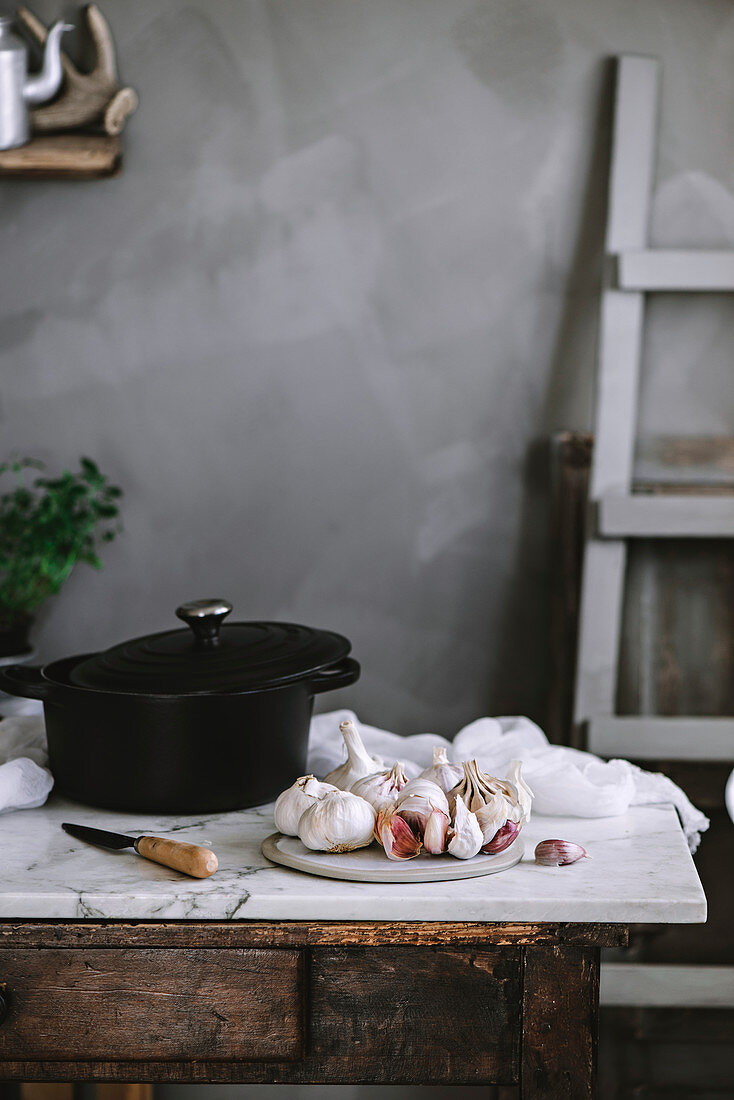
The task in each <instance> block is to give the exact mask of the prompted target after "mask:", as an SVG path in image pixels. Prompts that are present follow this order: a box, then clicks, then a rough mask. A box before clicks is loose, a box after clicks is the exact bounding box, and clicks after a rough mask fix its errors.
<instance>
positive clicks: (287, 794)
mask: <svg viewBox="0 0 734 1100" xmlns="http://www.w3.org/2000/svg"><path fill="white" fill-rule="evenodd" d="M336 789H337V788H336V787H333V786H332V785H331V783H319V781H318V779H317V778H316V776H315V775H302V776H301V778H300V779H297V780H296V781H295V783H294V784H293V786H292V787H288V789H287V790H285V791H283V793H282V794H280V795H278V798H277V800H276V803H275V810H274V815H273V816H274V817H275V828H276V829H278V830H279V832H281V833H285V834H286V836H298V822H299V821H300V819H301V814H302V813H303V812H304V811H305V810H307V809H308V808H309V806H313V804H314V802H318V801H319V799H320V798H323V797H324V795H325V794H327V793H328V792H329V791H335V790H336Z"/></svg>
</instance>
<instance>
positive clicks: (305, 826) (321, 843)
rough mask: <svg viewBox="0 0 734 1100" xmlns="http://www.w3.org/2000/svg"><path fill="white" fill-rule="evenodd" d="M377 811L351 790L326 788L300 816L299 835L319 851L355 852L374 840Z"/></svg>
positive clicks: (304, 841) (308, 846)
mask: <svg viewBox="0 0 734 1100" xmlns="http://www.w3.org/2000/svg"><path fill="white" fill-rule="evenodd" d="M376 816H377V815H376V814H375V811H374V810H373V808H372V806H370V804H369V802H365V800H364V799H363V798H360V797H359V796H358V795H356V794H351V793H350V792H349V791H340V790H334V791H327V793H326V794H325V795H324V796H323V798H320V799H319V800H318V802H314V804H313V805H312V806H309V808H308V809H307V810H305V811H304V812H303V814H302V815H301V819H300V821H299V822H298V835H299V837H300V838H301V840H302V841H303V843H304V844H305V845H306V847H307V848H311V849H313V851H316V852H353V851H354V849H355V848H366V847H367V845H368V844H371V843H372V840H373V833H374V828H375V819H376Z"/></svg>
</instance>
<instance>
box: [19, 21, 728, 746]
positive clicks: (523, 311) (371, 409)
mask: <svg viewBox="0 0 734 1100" xmlns="http://www.w3.org/2000/svg"><path fill="white" fill-rule="evenodd" d="M35 7H36V8H37V9H38V11H39V13H40V14H42V15H43V16H45V17H47V18H49V17H51V16H52V15H53V14H55V12H56V11H57V4H56V3H52V2H51V0H38V2H37V3H36V5H35ZM103 8H104V10H105V12H106V13H107V15H108V16H109V18H110V21H111V23H112V26H113V29H114V31H115V33H116V37H117V42H118V47H119V53H120V56H121V64H122V69H123V72H124V76H125V78H126V79H127V80H129V81H130V82H131V83H133V84H134V85H135V86H136V87H137V89H138V90H139V93H140V99H141V106H140V110H139V113H138V115H137V116H136V117H135V118H134V119H133V120H132V122H131V124H130V126H129V130H128V133H127V134H126V152H125V167H124V172H123V174H122V176H121V177H120V178H119V179H117V180H114V181H108V182H99V183H68V184H59V183H21V182H3V183H1V184H0V256H1V257H2V265H3V279H2V294H1V297H0V399H1V402H2V408H1V413H0V416H1V421H0V423H1V431H2V451H3V453H8V452H11V451H20V452H23V453H32V454H36V455H40V456H41V457H42V458H45V459H46V460H48V462H49V463H50V464H51V465H52V466H56V465H57V464H69V463H73V462H74V461H75V459H76V457H77V456H78V455H79V454H80V453H82V452H84V453H89V454H91V455H92V456H94V457H95V458H96V459H97V460H98V461H99V462H100V464H101V465H102V467H103V468H104V469H105V470H106V471H108V472H109V473H110V474H112V475H113V476H114V477H115V478H116V479H117V480H118V481H119V482H120V483H121V484H122V485H123V486H124V488H125V491H126V498H125V502H124V523H125V532H124V535H123V536H122V537H121V538H120V539H119V541H118V542H117V543H115V544H114V545H113V546H112V547H110V548H109V549H108V551H107V552H106V555H105V561H106V566H105V569H104V571H103V572H101V573H99V574H95V573H94V572H92V571H91V570H88V569H84V568H81V569H79V570H78V571H77V573H76V574H75V575H74V576H73V577H72V579H71V581H70V582H69V584H68V586H67V588H66V589H65V590H64V592H63V593H62V595H61V596H60V597H58V598H57V599H56V600H55V601H54V602H53V604H52V605H49V606H48V608H47V611H46V613H45V614H44V616H43V619H42V622H41V624H40V628H39V631H38V642H39V645H40V650H41V655H42V656H44V657H48V656H53V655H61V654H64V653H69V652H73V651H81V650H86V649H91V648H96V647H100V646H106V645H109V644H112V643H113V642H115V641H118V640H120V639H121V638H124V637H128V636H131V635H134V634H137V633H143V632H146V631H148V630H153V629H164V628H166V627H168V626H169V625H170V624H171V622H172V612H173V608H174V607H175V606H176V604H177V603H178V602H180V601H182V600H184V599H186V598H191V597H197V596H200V595H208V594H221V595H225V596H227V597H229V598H230V599H232V600H233V602H234V603H235V605H236V609H237V613H238V614H239V615H240V616H242V617H244V618H248V617H255V618H258V617H269V618H284V619H295V620H300V621H305V622H308V623H313V624H316V625H324V626H328V627H332V628H335V629H338V630H341V631H343V632H345V633H346V634H347V635H349V636H350V637H351V638H352V640H353V642H354V651H355V655H356V656H358V658H359V659H360V660H361V661H362V663H363V666H364V675H363V679H362V681H361V683H360V684H359V685H357V687H356V688H354V689H352V690H350V691H349V692H348V693H344V694H343V695H342V696H341V698H339V699H336V698H334V699H333V702H334V703H337V702H338V703H339V704H349V705H352V706H354V707H355V709H356V710H357V711H358V712H359V713H361V714H362V715H363V716H364V717H365V719H369V720H370V721H372V722H375V723H377V724H381V725H385V726H391V727H393V728H396V729H399V730H401V731H404V732H409V731H413V730H416V729H419V728H420V729H425V728H428V729H435V730H437V731H440V732H447V733H453V732H454V731H455V730H456V729H457V728H458V727H459V726H460V725H461V724H462V723H464V722H466V721H468V720H470V719H472V718H473V717H475V716H477V715H478V714H480V713H488V712H490V713H491V712H495V713H496V712H503V711H504V712H507V711H511V710H522V711H525V712H527V713H530V714H531V715H534V716H536V717H537V716H540V715H542V709H543V702H544V698H545V692H546V689H547V672H546V653H547V637H546V631H547V619H548V591H549V581H550V574H549V570H550V566H549V559H548V551H549V545H548V534H547V513H546V502H547V489H546V484H545V472H544V470H543V463H542V461H537V460H534V459H533V455H534V454H535V453H536V452H535V450H534V444H535V442H536V441H538V440H541V439H543V438H544V437H546V436H547V434H548V433H549V431H551V430H553V429H557V428H565V427H576V428H583V427H587V426H589V424H590V416H591V407H592V381H593V362H594V341H595V333H596V312H597V293H598V278H599V266H600V265H599V249H600V245H601V240H602V233H603V215H604V186H605V179H606V158H607V145H608V136H609V135H608V126H609V118H610V102H611V100H610V92H611V65H610V62H609V57H610V55H613V54H615V53H617V52H620V51H624V50H631V51H637V52H646V53H653V54H657V55H659V56H660V57H661V58H662V60H663V63H664V67H665V68H664V99H663V110H662V118H661V151H660V160H659V171H658V177H659V178H658V187H657V194H656V200H655V219H654V238H655V240H656V242H657V243H667V244H676V243H677V244H696V243H700V244H705V245H712V246H715V245H731V244H732V242H733V241H734V196H733V195H732V179H733V175H734V9H732V6H731V3H730V0H645V2H644V3H641V2H640V0H554V3H553V4H548V3H547V2H546V0H480V2H477V0H369V3H368V2H366V0H365V2H362V3H357V2H350V0H261V2H256V0H188V2H186V3H184V2H176V0H145V2H144V3H143V2H142V0H139V2H135V3H131V2H130V0H124V2H123V0H104V3H103ZM648 336H649V339H648V341H647V349H648V350H647V360H648V362H647V374H646V382H645V385H644V388H643V395H642V396H643V418H642V427H643V431H645V432H657V431H671V430H677V431H683V432H686V433H688V432H692V433H696V432H699V433H701V432H704V433H705V432H718V431H730V430H731V427H732V420H733V419H734V418H733V416H732V404H733V402H734V383H733V379H732V370H731V350H730V349H731V347H732V340H733V339H734V314H733V312H732V305H731V302H730V299H728V298H726V297H723V296H707V298H706V300H705V301H703V299H701V298H699V299H697V300H695V301H693V300H691V301H684V302H680V301H677V302H672V301H669V300H666V299H665V298H661V299H659V300H658V301H656V302H655V303H654V304H653V308H652V310H651V314H650V326H649V333H648Z"/></svg>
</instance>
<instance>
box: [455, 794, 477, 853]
mask: <svg viewBox="0 0 734 1100" xmlns="http://www.w3.org/2000/svg"><path fill="white" fill-rule="evenodd" d="M449 838H450V839H449V843H448V849H447V850H448V851H449V852H450V853H451V855H452V856H455V857H456V858H457V859H472V858H473V857H474V856H475V855H477V854H478V852H479V849H480V848H481V847H482V843H483V840H484V838H483V836H482V830H481V828H480V827H479V822H478V821H477V815H476V814H473V813H472V812H471V811H470V810H467V808H466V806H465V804H464V799H463V798H462V797H461V795H459V796H458V797H457V799H456V809H455V811H454V823H453V826H452V828H451V831H450V833H449Z"/></svg>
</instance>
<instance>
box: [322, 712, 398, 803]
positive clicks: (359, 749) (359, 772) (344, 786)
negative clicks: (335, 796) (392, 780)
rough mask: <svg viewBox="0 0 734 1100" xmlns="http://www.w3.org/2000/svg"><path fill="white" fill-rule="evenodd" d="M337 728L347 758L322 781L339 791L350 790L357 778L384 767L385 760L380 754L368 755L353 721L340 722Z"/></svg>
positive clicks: (372, 773)
mask: <svg viewBox="0 0 734 1100" xmlns="http://www.w3.org/2000/svg"><path fill="white" fill-rule="evenodd" d="M339 729H340V730H341V735H342V737H343V738H344V743H345V744H346V746H347V758H346V760H345V761H344V763H343V764H340V765H339V767H338V768H334V770H333V771H331V772H329V774H328V775H326V776H324V783H331V784H333V786H335V787H338V788H339V790H341V791H350V790H351V789H352V787H353V786H354V784H355V783H356V782H357V780H358V779H362V777H363V776H365V775H374V773H375V772H378V771H380V770H381V769H382V768H384V767H385V762H384V760H383V759H382V757H380V756H370V754H369V753H368V752H367V749H366V748H365V747H364V745H363V744H362V738H361V737H360V736H359V731H358V729H357V727H356V726H355V724H354V722H352V721H346V722H342V723H340V725H339Z"/></svg>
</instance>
